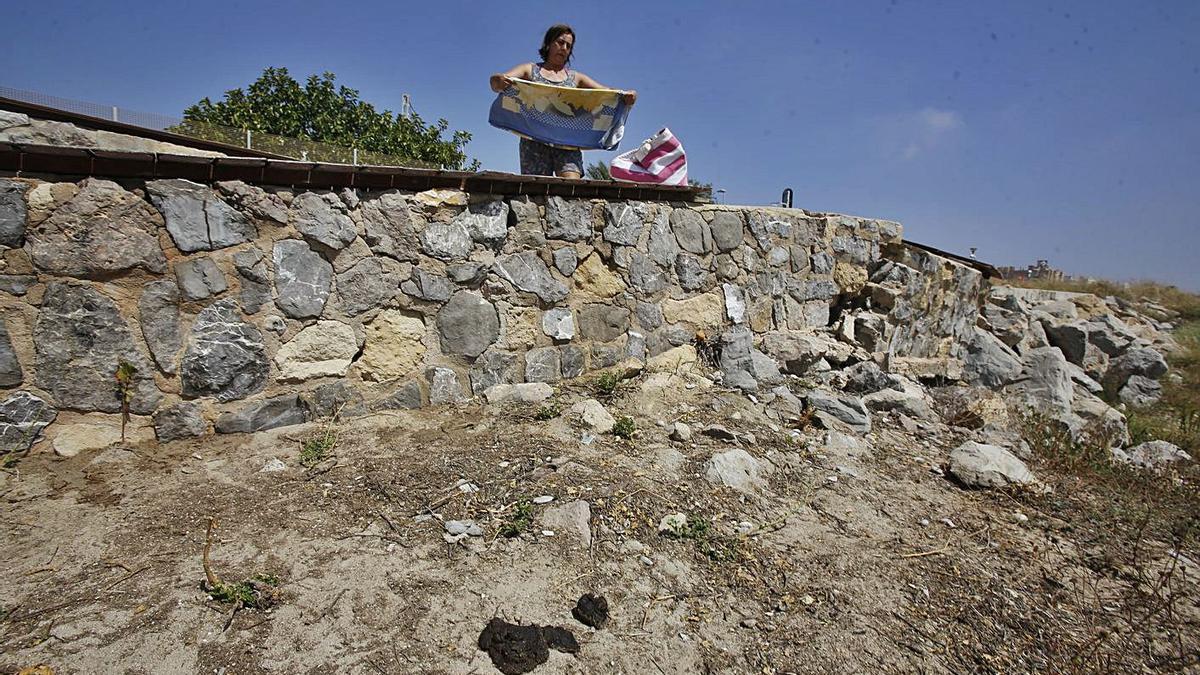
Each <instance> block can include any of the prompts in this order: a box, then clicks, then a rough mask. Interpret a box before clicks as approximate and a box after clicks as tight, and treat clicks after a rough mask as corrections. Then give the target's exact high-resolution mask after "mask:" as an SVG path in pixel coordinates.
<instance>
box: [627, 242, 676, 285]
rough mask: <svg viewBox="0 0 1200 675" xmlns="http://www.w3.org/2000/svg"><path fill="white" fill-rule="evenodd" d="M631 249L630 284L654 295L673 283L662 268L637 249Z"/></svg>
mask: <svg viewBox="0 0 1200 675" xmlns="http://www.w3.org/2000/svg"><path fill="white" fill-rule="evenodd" d="M624 250H629V251H630V253H629V269H628V273H629V285H630V286H633V287H634V288H635V289H637V290H638V291H641V292H642V293H645V294H647V295H653V294H655V293H657V292H659V291H661V290H663V289H665V288H667V287H669V286H670V285H671V281H670V280H669V279H668V278H667V275H666V273H664V272H663V270H662V268H660V267H659V266H658V265H655V264H654V262H653V261H651V260H650V259H649V258H647V257H646V256H644V255H642V253H641V252H640V251H638V250H637V249H624Z"/></svg>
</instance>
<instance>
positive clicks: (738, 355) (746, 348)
mask: <svg viewBox="0 0 1200 675" xmlns="http://www.w3.org/2000/svg"><path fill="white" fill-rule="evenodd" d="M753 343H754V335H753V334H752V333H751V332H750V329H749V328H747V327H746V326H735V327H733V328H730V329H729V330H726V331H725V332H724V333H722V334H721V357H720V360H719V363H718V365H719V366H720V367H721V372H722V373H723V374H724V376H725V379H724V382H725V384H726V385H728V386H731V387H736V388H738V389H741V390H743V391H756V390H757V389H758V381H757V380H756V379H754V361H753V357H752V355H751V351H752V350H751V346H752V345H753Z"/></svg>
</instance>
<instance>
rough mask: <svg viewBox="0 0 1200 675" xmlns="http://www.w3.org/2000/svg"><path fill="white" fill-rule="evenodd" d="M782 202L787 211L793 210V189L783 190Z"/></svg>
mask: <svg viewBox="0 0 1200 675" xmlns="http://www.w3.org/2000/svg"><path fill="white" fill-rule="evenodd" d="M782 202H783V208H785V209H790V208H792V188H784V189H783V200H782Z"/></svg>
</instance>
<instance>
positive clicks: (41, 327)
mask: <svg viewBox="0 0 1200 675" xmlns="http://www.w3.org/2000/svg"><path fill="white" fill-rule="evenodd" d="M33 345H34V350H35V357H36V360H35V372H36V373H37V385H38V386H39V387H41V388H42V389H44V390H46V391H47V392H49V393H50V394H51V396H52V397H53V400H54V403H55V405H57V406H58V407H59V408H69V409H72V410H83V411H92V410H98V411H103V412H110V413H115V412H120V411H121V398H120V395H119V393H118V390H117V383H116V380H115V379H114V374H115V372H116V369H117V367H118V365H119V364H120V363H122V362H124V363H128V364H130V365H131V366H133V367H134V369H135V372H134V375H133V383H132V385H131V386H132V391H131V394H132V399H131V400H130V404H129V408H130V410H131V411H132V412H134V413H135V414H138V415H145V414H149V413H150V412H152V411H153V410H154V409H155V408H156V407H157V406H158V402H159V401H160V400H161V399H162V394H160V393H159V391H158V388H157V387H156V386H155V384H154V370H153V368H152V367H151V365H150V361H149V360H148V359H147V358H146V356H144V355H143V354H142V352H141V351H140V350H139V349H138V348H137V345H136V343H135V342H134V339H133V335H132V333H131V331H130V330H129V325H128V324H127V323H126V322H125V318H124V317H122V316H121V312H120V310H119V309H118V308H117V305H116V303H114V302H113V301H112V300H110V299H109V298H108V297H107V296H105V295H102V294H100V293H99V292H97V291H96V290H95V289H93V288H91V287H90V286H81V285H72V284H65V283H58V282H52V283H50V284H49V285H48V286H47V288H46V294H45V297H44V298H43V299H42V311H41V312H40V313H39V314H38V320H37V324H36V325H35V326H34V329H33Z"/></svg>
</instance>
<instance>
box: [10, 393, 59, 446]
mask: <svg viewBox="0 0 1200 675" xmlns="http://www.w3.org/2000/svg"><path fill="white" fill-rule="evenodd" d="M56 417H58V411H57V410H55V409H54V408H52V407H51V406H50V405H49V404H47V403H46V402H45V401H43V400H42V399H40V398H38V397H37V396H34V395H33V394H31V393H29V392H27V391H18V392H16V393H14V394H13V395H12V396H9V397H8V398H6V399H4V402H3V403H0V450H3V451H5V452H7V453H22V452H25V451H26V450H28V449H29V448H30V447H32V446H33V443H34V441H36V440H37V439H38V437H39V436H41V434H42V430H43V429H45V428H46V427H48V426H50V424H51V423H52V422H54V418H56Z"/></svg>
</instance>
